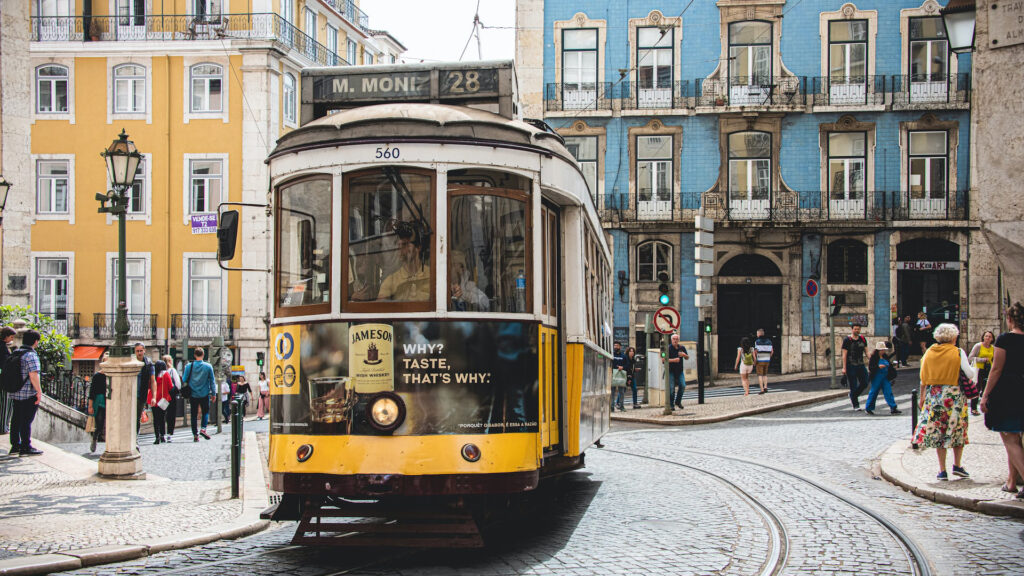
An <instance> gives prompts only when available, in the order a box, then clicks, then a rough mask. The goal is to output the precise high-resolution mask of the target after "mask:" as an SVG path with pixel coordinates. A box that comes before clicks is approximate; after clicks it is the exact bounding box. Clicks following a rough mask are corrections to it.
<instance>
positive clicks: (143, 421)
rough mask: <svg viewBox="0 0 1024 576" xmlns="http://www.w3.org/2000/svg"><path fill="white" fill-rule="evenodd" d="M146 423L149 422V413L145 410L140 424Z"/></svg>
mask: <svg viewBox="0 0 1024 576" xmlns="http://www.w3.org/2000/svg"><path fill="white" fill-rule="evenodd" d="M146 422H149V412H147V411H146V410H143V411H142V417H141V418H139V423H140V424H145V423H146Z"/></svg>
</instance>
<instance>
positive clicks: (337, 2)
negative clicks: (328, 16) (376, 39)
mask: <svg viewBox="0 0 1024 576" xmlns="http://www.w3.org/2000/svg"><path fill="white" fill-rule="evenodd" d="M324 2H326V3H327V5H328V6H330V7H331V8H334V11H335V12H337V13H338V14H340V15H342V16H343V17H345V19H346V20H348V21H349V22H351V23H353V24H355V25H356V26H359V27H360V28H362V29H363V31H365V32H369V31H370V17H369V16H367V15H366V12H363V11H362V10H360V9H359V7H358V6H356V4H355V2H353V1H352V0H324Z"/></svg>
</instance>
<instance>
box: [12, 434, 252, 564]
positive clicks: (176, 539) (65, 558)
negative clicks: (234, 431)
mask: <svg viewBox="0 0 1024 576" xmlns="http://www.w3.org/2000/svg"><path fill="white" fill-rule="evenodd" d="M40 447H41V448H42V449H43V450H44V452H45V453H52V454H54V456H53V458H57V459H58V460H56V461H60V460H62V459H65V460H66V459H74V458H79V459H81V460H84V461H85V462H88V463H89V464H91V465H92V466H93V468H94V472H93V476H94V477H95V466H96V464H95V463H94V462H91V461H90V460H88V459H86V458H81V457H80V456H76V455H74V454H69V453H67V452H64V451H63V450H61V449H60V448H57V447H55V446H51V445H46V446H45V448H43V445H42V443H40ZM45 453H44V454H43V456H46V454H45ZM67 461H69V462H70V461H71V460H67ZM247 462H248V463H253V464H254V465H249V466H247V465H246V463H247ZM240 481H241V482H242V486H241V487H242V488H243V489H242V490H240V496H241V498H242V514H241V515H240V516H239V517H238V518H236V519H235V520H234V521H232V522H228V523H225V524H221V525H218V526H215V527H213V528H212V529H211V530H208V531H203V532H192V533H185V534H182V535H176V536H168V537H164V538H157V539H153V540H144V541H142V542H139V543H137V544H123V545H119V544H115V545H111V546H103V547H99V548H85V549H81V550H68V551H64V552H61V553H59V554H43V555H37V556H23V557H18V558H10V559H7V560H0V576H7V575H19V576H32V575H36V574H50V573H52V572H62V571H65V570H75V569H78V568H82V567H83V566H95V565H99V564H110V563H115V562H124V561H127V560H135V559H137V558H142V557H143V556H148V555H151V554H156V553H158V552H166V551H168V550H180V549H182V548H191V547H192V546H199V545H202V544H209V543H210V542H215V541H217V540H231V539H235V538H241V537H243V536H249V535H252V534H255V533H257V532H259V531H261V530H264V529H265V528H266V527H267V526H269V525H270V521H269V520H261V519H260V517H259V513H260V512H261V511H262V510H263V509H264V508H266V507H267V506H268V505H269V499H268V492H267V484H266V479H265V478H264V476H263V466H262V465H260V454H259V446H258V445H257V441H256V433H255V432H246V434H245V441H244V442H243V459H242V478H241V479H240Z"/></svg>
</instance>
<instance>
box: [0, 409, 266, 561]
mask: <svg viewBox="0 0 1024 576" xmlns="http://www.w3.org/2000/svg"><path fill="white" fill-rule="evenodd" d="M230 437H231V434H230V427H227V426H226V427H225V428H224V433H222V434H219V435H212V440H209V441H207V440H202V439H200V443H198V444H196V443H193V442H192V435H191V432H190V431H189V430H181V429H179V430H178V433H177V434H176V435H175V437H174V441H173V442H171V443H166V444H161V445H159V446H156V445H153V444H152V442H153V436H152V435H143V436H142V437H141V438H140V440H139V445H140V447H141V453H142V460H143V470H144V471H145V472H146V479H145V480H106V479H103V478H100V477H99V476H97V475H96V461H98V460H99V456H100V454H101V453H102V444H101V445H100V448H99V449H98V450H97V452H96V454H92V455H90V454H88V445H86V444H73V445H63V446H61V447H57V446H52V445H48V444H45V443H42V442H37V441H33V444H34V445H35V446H36V447H37V448H39V449H40V450H42V451H43V454H42V455H41V456H35V457H29V456H23V457H18V456H7V455H6V454H7V452H8V450H9V448H10V445H9V441H8V439H7V438H6V437H5V438H2V439H0V454H4V456H0V574H44V573H48V572H54V571H61V570H71V569H76V568H80V567H83V566H92V565H97V564H106V563H110V562H120V561H124V560H130V559H134V558H140V557H142V556H146V555H149V554H153V553H156V552H162V551H165V550H172V549H177V548H187V547H190V546H196V545H198V544H205V543H207V542H212V541H215V540H220V539H222V538H238V537H241V536H246V535H249V534H252V533H254V532H257V531H259V530H262V529H263V528H265V527H266V526H267V525H268V522H267V521H265V520H260V519H259V513H260V511H262V510H263V509H264V508H265V507H266V506H267V505H268V497H267V483H266V480H265V477H264V472H263V466H262V465H261V463H260V455H259V446H258V445H257V436H256V433H255V432H246V433H245V436H244V440H243V451H242V452H243V454H242V478H241V480H240V483H241V484H240V486H241V495H242V499H239V500H231V499H230V496H231V477H230V452H229V442H230ZM80 454H82V455H80Z"/></svg>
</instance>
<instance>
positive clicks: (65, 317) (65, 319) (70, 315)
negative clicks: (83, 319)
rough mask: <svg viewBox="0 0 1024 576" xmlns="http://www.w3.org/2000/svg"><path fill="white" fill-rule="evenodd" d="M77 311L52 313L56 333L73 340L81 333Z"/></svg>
mask: <svg viewBox="0 0 1024 576" xmlns="http://www.w3.org/2000/svg"><path fill="white" fill-rule="evenodd" d="M78 316H79V314H78V312H65V313H60V314H54V315H53V324H54V329H55V330H56V331H57V333H58V334H61V335H63V336H67V337H68V338H71V339H72V340H74V339H75V338H78V337H79V336H80V335H81V332H80V329H79V324H78Z"/></svg>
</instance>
